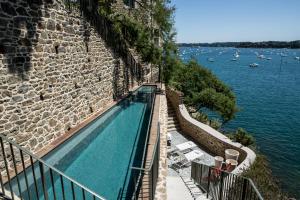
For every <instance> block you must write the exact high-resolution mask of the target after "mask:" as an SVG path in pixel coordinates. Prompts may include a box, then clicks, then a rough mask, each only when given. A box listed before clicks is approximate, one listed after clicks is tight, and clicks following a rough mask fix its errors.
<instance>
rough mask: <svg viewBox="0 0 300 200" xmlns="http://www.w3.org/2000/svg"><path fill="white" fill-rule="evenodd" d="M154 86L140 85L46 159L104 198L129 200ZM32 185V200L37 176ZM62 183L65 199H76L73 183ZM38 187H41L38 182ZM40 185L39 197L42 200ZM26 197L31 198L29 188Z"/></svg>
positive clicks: (57, 188) (144, 139)
mask: <svg viewBox="0 0 300 200" xmlns="http://www.w3.org/2000/svg"><path fill="white" fill-rule="evenodd" d="M154 89H155V87H153V86H142V87H141V88H139V89H138V90H137V91H135V92H134V93H133V94H132V95H130V96H129V97H127V98H126V99H125V100H123V101H121V102H120V103H118V104H117V105H116V106H114V107H113V108H111V109H110V110H109V111H108V112H106V113H105V114H104V115H103V116H101V117H99V118H98V119H96V120H94V121H93V122H91V123H90V124H89V125H88V126H86V127H85V128H83V129H82V130H80V131H79V132H78V133H77V134H76V135H74V136H72V137H71V138H70V139H69V140H67V141H66V142H64V143H63V144H62V145H60V146H59V147H58V148H56V149H55V150H53V151H51V152H50V153H49V154H47V155H46V156H44V157H43V160H45V161H46V162H47V163H48V164H49V165H51V166H54V167H55V168H57V169H58V170H60V171H62V172H64V174H66V175H67V176H69V177H70V178H72V179H74V180H75V181H77V182H79V183H80V184H82V185H84V186H86V187H87V188H89V189H90V190H92V191H94V192H96V193H97V194H99V195H101V196H103V197H104V198H106V199H118V198H119V197H120V196H123V197H127V198H129V196H130V195H131V194H130V192H132V184H131V182H130V181H131V170H130V167H132V166H135V167H141V165H142V156H143V150H144V149H143V148H144V144H145V141H146V133H147V129H148V123H149V120H150V117H151V116H150V114H151V107H152V101H153V99H152V98H153V95H152V94H153V93H154ZM36 167H37V166H36ZM36 170H38V169H36ZM45 170H46V175H47V187H48V194H49V196H50V199H52V198H53V192H52V190H53V188H52V187H51V182H50V175H49V171H48V169H45ZM30 172H31V171H30V169H28V173H30ZM54 176H55V179H54V181H55V183H54V184H55V189H56V193H57V197H56V198H57V199H62V191H61V189H60V188H61V187H60V185H61V182H60V178H59V177H58V176H57V174H56V173H54ZM30 183H31V189H32V191H31V193H32V196H33V197H34V198H33V199H37V197H35V196H36V194H35V192H34V184H33V180H30ZM63 183H64V186H65V195H66V199H72V196H71V195H72V192H71V185H70V182H68V181H67V180H65V179H64V180H63ZM38 185H41V182H40V180H38ZM15 187H16V186H15ZM41 188H42V187H39V193H40V196H41V197H40V198H39V199H43V196H42V190H41ZM16 193H17V194H18V192H16ZM75 194H76V196H77V198H76V199H81V198H82V193H81V191H80V190H79V188H75ZM23 195H24V196H25V197H27V196H28V194H27V193H26V192H24V194H23ZM89 198H91V197H89V196H88V195H87V199H89ZM26 199H28V197H27V198H26Z"/></svg>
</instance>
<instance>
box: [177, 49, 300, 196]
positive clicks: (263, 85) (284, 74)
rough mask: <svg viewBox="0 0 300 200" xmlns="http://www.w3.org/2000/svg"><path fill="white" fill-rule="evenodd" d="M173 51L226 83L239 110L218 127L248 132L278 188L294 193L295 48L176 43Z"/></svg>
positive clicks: (297, 151) (299, 70) (299, 120)
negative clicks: (176, 48) (267, 164)
mask: <svg viewBox="0 0 300 200" xmlns="http://www.w3.org/2000/svg"><path fill="white" fill-rule="evenodd" d="M179 52H180V57H181V58H182V59H183V60H184V61H185V62H188V61H189V60H190V59H196V60H197V62H198V63H199V64H200V65H202V66H203V67H206V68H208V69H210V70H211V71H212V72H213V73H214V74H215V75H217V76H218V77H219V78H220V79H221V80H222V81H223V82H225V83H226V84H227V85H229V86H230V87H231V88H232V90H233V91H234V93H235V94H236V97H237V105H238V107H239V109H240V111H239V112H238V113H237V115H236V117H235V119H233V120H232V121H230V122H229V123H228V124H225V127H223V128H224V129H227V130H235V129H237V128H238V127H242V128H244V129H246V130H247V131H248V132H249V133H251V134H252V135H253V136H254V137H255V139H256V145H257V148H258V150H259V151H260V152H262V153H263V154H264V155H266V156H267V158H268V160H269V162H270V167H271V169H272V171H273V174H274V176H275V177H276V178H277V179H278V180H279V182H280V184H281V186H282V188H283V190H284V191H285V192H288V193H289V194H290V195H291V196H293V197H295V198H297V199H300V61H299V59H298V58H297V57H300V49H255V48H220V47H180V49H179ZM236 55H238V56H236ZM251 66H252V67H251Z"/></svg>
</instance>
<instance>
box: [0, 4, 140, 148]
mask: <svg viewBox="0 0 300 200" xmlns="http://www.w3.org/2000/svg"><path fill="white" fill-rule="evenodd" d="M62 2H63V1H62V0H57V1H53V0H31V1H28V0H17V1H16V0H2V1H1V3H0V133H1V134H4V135H6V136H8V137H9V138H11V139H15V140H16V142H17V143H18V144H20V145H22V146H25V147H26V148H28V149H29V150H31V151H32V152H37V151H38V150H40V149H41V148H43V147H45V146H46V145H48V144H49V143H51V142H52V141H53V140H55V139H56V138H57V137H59V136H60V135H62V134H64V133H65V132H66V131H68V130H70V129H72V128H73V127H75V126H77V125H78V124H80V123H82V122H83V121H84V120H85V119H86V118H88V117H89V116H91V115H92V114H93V113H95V112H96V111H99V110H101V109H102V108H103V107H105V105H107V104H109V103H111V102H113V100H114V99H115V98H117V97H118V96H121V95H122V94H124V93H126V92H127V91H128V90H129V88H131V87H133V86H134V85H136V82H135V74H133V73H132V70H130V69H128V68H126V67H124V65H123V64H122V63H123V61H122V60H121V59H120V58H118V56H116V55H114V53H113V51H112V50H111V49H110V48H108V47H107V45H106V43H105V41H104V40H103V39H102V38H101V37H100V36H99V34H98V33H97V32H96V31H95V29H94V28H93V27H92V26H90V24H89V23H87V22H86V21H85V20H84V18H82V17H81V16H80V13H79V11H78V12H76V11H75V12H72V13H70V12H68V9H67V8H66V7H65V5H64V4H63V3H62Z"/></svg>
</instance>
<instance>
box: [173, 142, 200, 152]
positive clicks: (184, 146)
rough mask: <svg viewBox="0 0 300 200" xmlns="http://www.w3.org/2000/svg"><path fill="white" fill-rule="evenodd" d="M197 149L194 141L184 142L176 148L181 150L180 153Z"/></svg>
mask: <svg viewBox="0 0 300 200" xmlns="http://www.w3.org/2000/svg"><path fill="white" fill-rule="evenodd" d="M194 147H196V144H195V143H194V142H192V141H188V142H184V143H182V144H178V145H176V148H177V149H178V150H179V151H185V150H187V149H192V148H194Z"/></svg>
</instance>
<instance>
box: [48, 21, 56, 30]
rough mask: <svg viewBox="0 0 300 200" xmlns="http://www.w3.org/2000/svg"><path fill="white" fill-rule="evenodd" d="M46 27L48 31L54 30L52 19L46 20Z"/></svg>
mask: <svg viewBox="0 0 300 200" xmlns="http://www.w3.org/2000/svg"><path fill="white" fill-rule="evenodd" d="M47 29H48V30H50V31H54V30H55V22H54V21H53V20H52V19H49V20H48V22H47Z"/></svg>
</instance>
